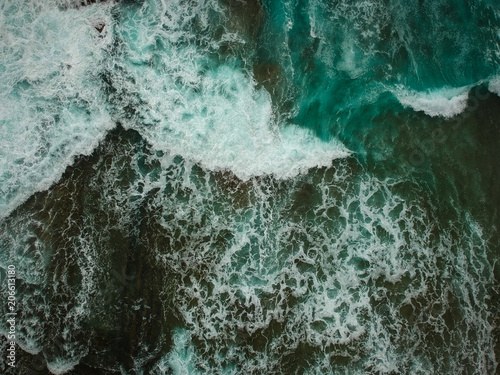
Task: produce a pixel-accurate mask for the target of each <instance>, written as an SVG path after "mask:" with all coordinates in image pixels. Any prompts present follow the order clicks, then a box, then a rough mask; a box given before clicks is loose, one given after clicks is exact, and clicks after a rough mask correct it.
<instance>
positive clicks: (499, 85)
mask: <svg viewBox="0 0 500 375" xmlns="http://www.w3.org/2000/svg"><path fill="white" fill-rule="evenodd" d="M488 89H489V90H490V91H491V92H492V93H494V94H497V95H498V96H500V77H495V78H493V79H492V80H490V82H489V84H488Z"/></svg>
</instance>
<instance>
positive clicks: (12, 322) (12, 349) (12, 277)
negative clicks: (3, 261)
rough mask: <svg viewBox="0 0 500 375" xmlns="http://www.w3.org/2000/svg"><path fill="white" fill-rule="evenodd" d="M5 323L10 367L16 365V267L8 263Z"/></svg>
mask: <svg viewBox="0 0 500 375" xmlns="http://www.w3.org/2000/svg"><path fill="white" fill-rule="evenodd" d="M7 289H8V296H7V310H8V312H7V323H8V325H9V331H8V332H7V339H8V340H9V342H8V343H7V345H9V347H8V348H7V364H8V365H9V366H10V367H16V341H15V340H16V315H17V313H16V267H15V266H14V265H12V264H10V265H9V266H8V267H7Z"/></svg>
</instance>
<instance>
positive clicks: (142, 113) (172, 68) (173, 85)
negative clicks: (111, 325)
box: [114, 9, 349, 180]
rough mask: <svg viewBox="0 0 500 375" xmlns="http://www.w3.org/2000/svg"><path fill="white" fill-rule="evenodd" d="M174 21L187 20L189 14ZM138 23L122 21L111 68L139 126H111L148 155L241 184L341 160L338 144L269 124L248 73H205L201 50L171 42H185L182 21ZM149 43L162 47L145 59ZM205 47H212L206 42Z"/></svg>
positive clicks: (266, 105)
mask: <svg viewBox="0 0 500 375" xmlns="http://www.w3.org/2000/svg"><path fill="white" fill-rule="evenodd" d="M179 11H181V10H179ZM182 11H184V12H188V11H189V12H191V11H192V10H189V9H187V10H186V9H183V10H182ZM200 11H201V10H200ZM177 18H178V19H179V20H182V19H184V18H189V14H188V15H177ZM144 24H145V25H142V24H141V23H139V22H138V20H137V19H134V20H133V23H132V24H131V25H128V24H127V22H123V31H122V33H123V35H124V36H125V40H126V42H127V46H126V49H125V51H124V54H123V55H122V57H124V58H123V59H120V60H119V61H117V64H120V65H122V66H123V67H124V71H125V72H126V73H125V74H124V75H121V76H120V75H116V76H115V77H114V80H115V82H116V84H117V85H119V86H121V87H124V88H125V89H126V91H125V92H126V94H125V95H127V94H128V95H130V96H131V98H133V100H134V102H133V105H134V109H135V110H136V111H137V112H138V113H139V119H140V120H138V119H137V118H134V119H132V121H126V120H125V119H124V117H126V116H125V114H123V115H118V120H119V121H122V122H123V123H124V124H125V126H126V127H129V128H134V129H136V130H137V131H139V132H140V133H141V135H143V136H144V137H145V138H146V139H147V140H148V141H149V142H150V143H152V144H153V147H154V148H156V149H162V150H167V151H169V152H172V153H174V154H178V155H181V156H183V157H184V158H186V159H189V160H193V161H196V162H198V163H200V164H201V165H202V166H204V167H205V168H208V169H210V170H231V171H232V172H233V173H234V174H235V175H236V176H238V177H239V178H241V179H244V180H246V179H249V178H250V177H252V176H259V175H266V174H272V175H274V176H276V177H278V178H290V177H293V176H296V175H297V174H299V173H302V172H305V171H307V170H308V169H310V168H313V167H322V166H328V165H331V162H332V160H333V159H335V158H341V157H346V156H348V155H349V151H348V150H347V149H346V148H345V147H344V146H343V145H341V144H340V142H338V141H335V140H332V141H330V142H323V141H321V140H319V139H318V137H316V136H315V135H314V134H312V132H311V131H309V130H307V129H302V128H299V127H298V126H295V125H293V124H286V125H285V124H283V123H281V122H280V121H279V120H277V119H276V116H275V115H274V113H273V106H272V102H271V97H270V95H269V94H268V92H267V91H266V90H265V89H264V88H260V89H258V88H257V87H256V83H255V81H254V80H253V78H252V77H251V75H250V74H249V73H247V72H245V71H243V70H242V69H241V68H238V67H235V66H233V65H232V64H230V63H227V64H222V65H219V66H218V67H213V66H210V64H209V63H207V61H208V57H207V54H208V53H209V52H210V51H209V50H203V49H202V48H199V47H198V46H194V45H192V44H188V45H186V44H185V43H182V44H179V43H177V41H178V40H179V39H180V40H189V39H190V38H191V36H190V32H191V31H190V30H184V29H183V28H182V27H183V24H182V22H180V21H179V25H177V24H174V23H173V22H172V19H169V23H168V27H169V28H171V29H173V30H169V31H170V32H169V33H168V34H166V33H165V32H164V31H163V29H162V28H161V27H159V28H157V29H154V28H152V27H151V26H150V24H149V23H146V21H144ZM160 26H161V25H160ZM132 27H134V30H135V31H136V33H137V35H136V36H134V39H132V38H128V35H129V33H128V30H129V29H130V28H132ZM174 31H175V32H174ZM172 33H173V34H175V35H176V38H175V39H174V40H172V35H171V34H172ZM179 35H182V37H179ZM222 39H224V38H223V37H222ZM157 40H162V42H163V43H162V44H163V45H164V46H165V49H164V50H160V51H158V52H156V53H155V54H153V55H152V54H151V52H150V51H153V50H154V48H152V47H151V48H149V45H150V44H151V43H153V42H154V43H157V42H156V41H157ZM138 41H140V42H138ZM206 44H207V45H211V46H213V44H214V42H213V40H210V43H209V42H208V41H207V43H206ZM210 48H212V47H210ZM157 50H158V49H157ZM137 51H141V52H140V53H139V52H137ZM142 51H148V52H145V53H146V54H148V59H149V60H152V61H155V64H154V66H151V65H152V64H149V65H141V66H140V69H138V68H137V61H139V60H141V59H143V58H144V53H143V52H142ZM127 75H130V76H132V77H133V81H134V82H135V83H134V84H130V83H129V81H130V79H129V78H127ZM137 96H138V97H139V98H140V104H138V103H137V101H136V100H135V98H136V97H137ZM120 106H122V104H121V103H120ZM120 109H121V108H120Z"/></svg>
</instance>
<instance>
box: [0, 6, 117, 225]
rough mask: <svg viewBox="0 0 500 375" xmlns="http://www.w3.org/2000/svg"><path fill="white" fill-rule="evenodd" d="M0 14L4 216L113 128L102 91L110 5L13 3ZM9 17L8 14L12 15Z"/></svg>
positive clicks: (0, 209) (0, 202)
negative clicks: (72, 6)
mask: <svg viewBox="0 0 500 375" xmlns="http://www.w3.org/2000/svg"><path fill="white" fill-rule="evenodd" d="M1 9H2V11H3V12H4V13H5V14H4V15H3V16H2V17H0V24H1V26H0V29H1V30H2V35H3V38H1V39H0V46H1V47H0V48H2V51H3V53H2V55H1V57H0V82H1V83H0V98H1V100H2V103H3V104H2V106H1V108H0V165H1V169H0V186H1V188H0V189H1V194H0V217H2V216H5V215H8V214H9V213H10V212H11V211H12V210H13V209H14V208H15V207H17V206H18V205H19V204H20V203H22V202H23V201H24V200H25V199H26V198H27V197H29V196H30V195H31V194H33V193H34V192H35V191H39V190H43V189H46V188H48V187H49V186H50V185H51V184H52V183H53V182H54V181H57V180H58V179H59V178H60V177H61V175H62V173H63V172H64V170H65V168H66V167H67V166H68V165H70V164H71V163H72V162H73V159H74V157H75V156H77V155H80V154H89V153H90V152H91V151H92V150H93V149H94V147H95V146H96V145H97V144H98V142H99V140H100V139H102V138H103V137H104V135H105V133H106V131H107V130H109V129H110V128H111V127H112V126H113V124H112V122H111V118H110V116H109V115H108V111H107V109H106V102H105V100H103V97H102V93H101V82H100V78H99V74H100V72H101V70H102V69H101V66H102V64H101V63H102V60H103V58H104V56H105V52H104V50H105V48H106V47H107V46H108V45H109V43H110V41H111V37H110V35H109V34H108V32H107V29H106V30H102V32H98V30H97V29H96V28H95V27H94V26H93V24H94V23H95V22H96V20H100V21H99V22H101V23H103V24H108V25H109V24H111V18H110V16H109V9H108V7H106V6H100V7H86V8H82V9H80V10H74V9H70V10H67V11H64V10H61V9H59V8H57V2H46V3H44V4H43V5H35V4H34V3H32V2H29V1H26V2H24V3H20V2H17V1H16V2H14V1H12V2H10V1H8V2H7V3H6V4H4V5H3V7H2V8H1ZM7 14H8V16H7Z"/></svg>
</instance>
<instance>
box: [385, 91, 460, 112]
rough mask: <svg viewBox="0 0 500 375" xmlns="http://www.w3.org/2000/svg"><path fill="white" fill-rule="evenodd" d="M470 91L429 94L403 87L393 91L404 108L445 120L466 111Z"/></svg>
mask: <svg viewBox="0 0 500 375" xmlns="http://www.w3.org/2000/svg"><path fill="white" fill-rule="evenodd" d="M468 91H469V87H468V86H467V87H460V88H456V89H451V88H450V89H441V90H437V91H428V92H420V91H414V90H409V89H406V88H404V87H402V86H399V87H398V88H397V89H395V90H392V92H393V94H394V95H395V96H396V97H397V98H398V100H399V102H400V103H401V104H402V105H403V106H405V107H410V108H413V110H415V111H417V112H420V111H421V112H424V113H425V114H427V115H429V116H433V117H438V116H440V117H445V118H450V117H453V116H456V115H458V114H460V113H462V112H463V111H464V110H465V108H466V107H467V98H468Z"/></svg>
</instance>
